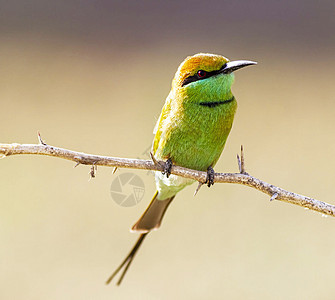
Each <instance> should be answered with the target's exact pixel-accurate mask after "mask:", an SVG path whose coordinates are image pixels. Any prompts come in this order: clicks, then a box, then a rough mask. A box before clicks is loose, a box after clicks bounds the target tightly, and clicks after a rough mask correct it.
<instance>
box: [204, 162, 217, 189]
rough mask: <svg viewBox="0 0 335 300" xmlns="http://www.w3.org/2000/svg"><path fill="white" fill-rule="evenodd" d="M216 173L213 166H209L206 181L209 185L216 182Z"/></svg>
mask: <svg viewBox="0 0 335 300" xmlns="http://www.w3.org/2000/svg"><path fill="white" fill-rule="evenodd" d="M214 174H215V172H214V169H213V168H212V167H211V166H209V167H208V168H207V177H206V181H205V183H206V184H207V186H208V187H210V186H211V185H213V184H214Z"/></svg>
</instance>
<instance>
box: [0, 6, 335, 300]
mask: <svg viewBox="0 0 335 300" xmlns="http://www.w3.org/2000/svg"><path fill="white" fill-rule="evenodd" d="M334 12H335V5H334V2H333V1H318V2H316V1H302V0H295V1H290V2H285V3H283V2H279V1H274V0H272V1H266V2H265V1H260V0H256V1H252V2H250V1H231V2H228V1H226V2H224V1H183V2H177V1H176V2H173V1H169V2H166V1H147V2H145V3H144V2H142V1H80V2H78V1H67V2H62V1H28V2H27V1H11V2H10V1H8V2H2V3H1V11H0V66H1V67H0V76H1V80H0V101H1V111H0V126H1V133H0V142H2V143H12V142H17V143H35V142H37V134H36V133H37V131H38V130H39V131H40V132H41V134H42V137H43V138H44V139H45V141H46V142H47V143H49V144H51V145H57V146H60V147H64V148H69V149H73V150H78V151H84V152H88V153H95V154H102V155H111V156H120V157H132V158H135V157H142V158H145V155H143V152H144V151H146V149H147V148H148V146H149V145H150V144H151V141H152V138H153V135H152V129H153V127H154V125H155V122H156V119H157V117H158V116H159V113H160V109H161V107H162V106H163V103H164V100H165V97H166V96H167V94H168V92H169V89H170V83H171V80H172V78H173V75H174V72H175V71H176V69H177V67H178V65H179V64H180V62H181V61H182V60H183V59H184V58H185V57H186V56H187V55H191V54H194V53H197V52H212V53H217V54H223V55H225V56H227V57H229V58H230V59H251V60H256V61H258V62H259V65H258V66H257V67H253V68H248V69H245V70H242V71H239V72H237V73H236V82H235V84H234V87H233V89H234V94H235V96H236V98H237V100H238V103H239V108H238V112H237V116H236V119H235V123H234V126H233V130H232V132H231V135H230V138H229V140H228V143H227V146H226V149H225V151H224V153H223V155H222V157H221V159H220V161H219V163H218V164H217V166H216V170H217V171H222V172H224V171H227V172H234V171H237V163H236V153H237V152H238V151H239V148H240V145H241V144H243V145H244V147H245V152H246V153H245V155H246V164H247V165H246V167H247V171H249V172H250V173H251V174H253V175H254V176H256V177H259V178H261V179H263V180H265V181H267V182H270V183H273V184H275V185H278V186H280V187H283V188H286V189H288V190H291V191H294V192H297V193H302V194H304V195H308V196H311V197H315V198H317V199H319V200H323V201H326V202H330V203H333V204H335V199H334V179H335V176H334V169H335V163H334V159H333V157H334V152H335V139H334V131H335V124H334V110H335V102H334V92H335V89H334V83H333V82H334V74H335V71H334V68H335V63H334V53H335V40H334V26H335V21H334ZM73 166H74V164H73V163H71V162H68V161H64V160H60V159H56V158H50V157H38V156H17V157H9V158H6V159H3V160H1V161H0V168H1V172H0V197H1V198H0V199H1V201H0V241H1V247H0V298H1V299H333V298H334V292H335V287H334V265H335V240H334V226H335V223H334V219H333V218H331V217H328V218H323V217H322V216H321V215H320V214H318V213H313V212H310V211H306V210H304V209H303V208H300V207H295V206H293V205H289V204H286V203H281V202H277V201H274V202H272V203H270V202H269V197H267V196H266V195H264V194H261V193H259V192H257V191H255V190H252V189H249V188H247V187H243V186H237V185H228V184H216V185H215V186H214V187H213V188H211V189H206V188H202V189H201V191H200V192H199V194H198V195H197V196H196V197H195V198H194V197H193V192H194V189H195V186H191V187H189V188H187V189H185V190H184V191H182V192H181V193H180V195H178V197H177V198H176V200H175V202H174V203H173V205H172V206H171V207H170V209H169V211H168V213H167V216H166V218H165V220H164V224H163V226H162V228H161V229H160V230H159V231H158V232H154V233H153V234H152V235H151V236H150V237H149V238H148V239H147V240H146V242H145V243H144V245H143V246H142V248H141V251H140V252H139V254H138V256H137V257H136V259H135V260H134V263H133V265H132V267H131V269H130V271H129V273H128V274H127V276H126V278H125V280H124V282H123V284H122V286H121V287H119V288H117V287H115V286H113V285H112V286H105V285H104V282H105V280H106V279H107V277H108V276H109V275H110V273H111V272H112V271H113V270H114V268H115V267H116V266H117V265H118V264H119V263H120V261H121V260H122V259H123V258H124V256H125V254H126V253H127V252H128V251H129V250H130V248H131V246H132V245H133V243H134V241H135V240H136V238H137V236H136V235H134V234H131V233H129V230H128V229H129V227H130V226H131V225H132V224H133V223H134V222H135V221H136V220H137V218H138V217H139V216H140V214H141V213H142V212H143V210H144V209H145V207H146V206H147V204H148V203H149V201H150V199H151V196H152V194H153V193H154V189H155V186H154V182H153V177H152V175H148V174H147V173H146V172H145V171H132V172H134V173H135V174H137V175H139V176H140V177H141V178H142V180H143V181H144V183H145V198H144V200H142V202H141V203H140V204H139V205H137V206H135V207H132V208H124V207H120V206H118V205H117V204H116V203H115V202H114V201H113V199H112V198H111V196H110V192H109V189H110V184H111V182H112V180H113V179H114V178H115V176H117V175H118V174H121V173H122V172H126V171H127V170H119V171H118V173H116V174H115V175H112V170H111V169H109V168H99V169H98V174H97V178H96V179H94V180H91V181H88V178H89V176H88V172H89V167H87V166H79V167H77V168H75V169H74V168H73Z"/></svg>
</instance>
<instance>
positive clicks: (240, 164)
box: [237, 145, 249, 175]
mask: <svg viewBox="0 0 335 300" xmlns="http://www.w3.org/2000/svg"><path fill="white" fill-rule="evenodd" d="M237 163H238V168H239V171H240V173H241V174H245V175H249V174H248V173H247V172H246V171H245V163H244V151H243V145H241V158H240V156H239V155H238V154H237Z"/></svg>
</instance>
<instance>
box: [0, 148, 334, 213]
mask: <svg viewBox="0 0 335 300" xmlns="http://www.w3.org/2000/svg"><path fill="white" fill-rule="evenodd" d="M21 154H33V155H48V156H54V157H58V158H62V159H67V160H71V161H74V162H75V163H79V164H83V165H91V166H92V165H94V166H106V167H117V168H132V169H142V170H152V171H161V164H160V163H158V164H157V163H154V162H153V161H152V160H142V159H128V158H118V157H108V156H100V155H92V154H86V153H82V152H76V151H71V150H67V149H63V148H59V147H54V146H50V145H44V144H0V155H2V158H3V157H8V156H13V155H21ZM243 164H244V163H243ZM241 165H242V160H241ZM243 169H244V168H242V166H241V168H240V171H241V170H242V171H244V172H245V170H243ZM171 174H174V175H178V176H181V177H185V178H190V179H194V180H196V181H198V182H205V181H206V176H207V172H202V171H197V170H191V169H187V168H182V167H179V166H173V168H172V170H171ZM214 182H217V183H219V182H220V183H237V184H242V185H246V186H249V187H252V188H254V189H256V190H259V191H261V192H263V193H265V194H267V195H269V196H270V197H271V199H272V200H280V201H284V202H288V203H292V204H295V205H299V206H302V207H305V208H308V209H311V210H315V211H318V212H320V213H322V214H324V215H330V216H335V206H334V205H331V204H328V203H325V202H322V201H319V200H316V199H313V198H310V197H306V196H303V195H299V194H296V193H293V192H289V191H286V190H284V189H281V188H279V187H276V186H274V185H272V184H269V183H266V182H264V181H262V180H260V179H258V178H255V177H253V176H251V175H249V174H245V173H241V172H240V173H215V177H214Z"/></svg>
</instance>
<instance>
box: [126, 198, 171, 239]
mask: <svg viewBox="0 0 335 300" xmlns="http://www.w3.org/2000/svg"><path fill="white" fill-rule="evenodd" d="M157 195H158V192H156V193H155V195H154V197H153V199H152V200H151V203H150V204H149V206H148V208H147V209H146V210H145V212H144V213H143V215H142V216H141V217H140V219H139V220H138V221H137V222H136V223H135V224H134V226H133V227H132V228H131V231H133V232H141V233H145V232H149V231H151V230H153V229H158V228H159V227H160V225H161V222H162V219H163V217H164V214H165V212H166V210H167V208H168V207H169V205H170V203H171V201H172V200H173V198H174V197H175V196H173V197H171V198H167V199H165V200H158V199H157Z"/></svg>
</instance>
